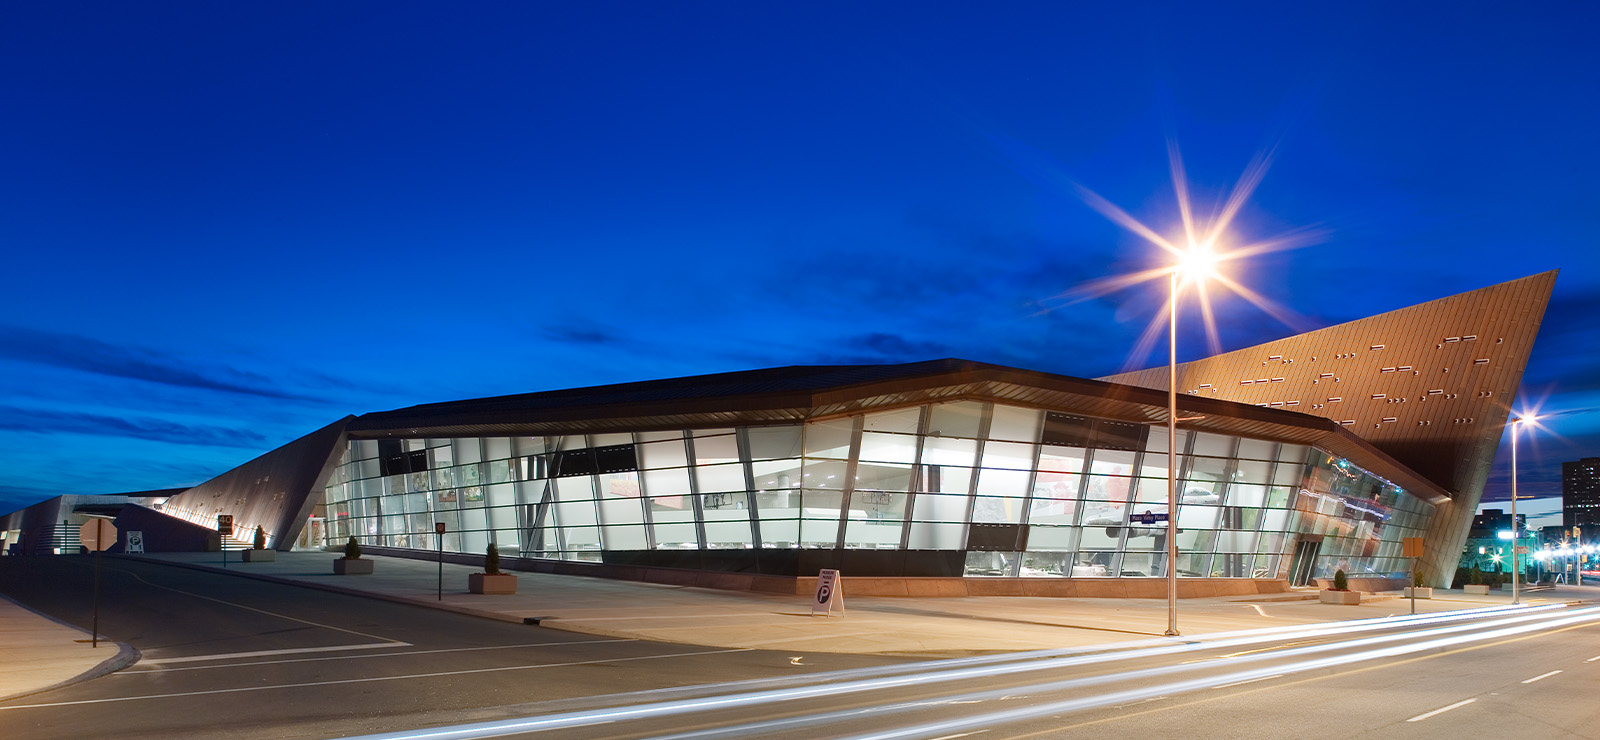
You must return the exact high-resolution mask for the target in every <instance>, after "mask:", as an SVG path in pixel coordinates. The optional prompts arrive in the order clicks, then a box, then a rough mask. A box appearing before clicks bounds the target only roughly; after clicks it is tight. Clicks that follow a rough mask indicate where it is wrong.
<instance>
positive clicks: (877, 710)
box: [652, 607, 1600, 740]
mask: <svg viewBox="0 0 1600 740" xmlns="http://www.w3.org/2000/svg"><path fill="white" fill-rule="evenodd" d="M1546 617H1553V615H1545V614H1530V615H1519V616H1516V617H1509V618H1505V619H1500V620H1496V621H1493V622H1488V623H1475V624H1463V625H1454V626H1449V627H1435V628H1432V629H1428V630H1422V631H1418V632H1402V633H1398V634H1393V635H1383V636H1379V637H1366V638H1361V639H1357V640H1347V641H1342V642H1331V643H1326V644H1321V645H1312V646H1306V647H1295V648H1292V649H1286V650H1279V651H1274V652H1254V653H1250V654H1248V655H1236V656H1222V657H1220V658H1218V659H1216V660H1211V661H1199V662H1188V663H1182V664H1178V665H1173V666H1158V667H1155V668H1146V669H1141V670H1136V671H1125V672H1122V673H1113V674H1097V675H1093V676H1085V677H1081V678H1072V679H1066V680H1061V681H1051V682H1046V683H1038V684H1028V685H1023V686H1009V687H1006V688H1002V689H993V690H987V691H976V692H969V693H965V694H957V695H952V696H944V697H940V698H938V699H929V700H920V701H914V702H903V703H897V704H889V705H883V706H874V707H864V708H857V709H848V710H840V711H837V712H827V713H822V714H814V715H807V716H804V717H791V718H786V719H781V720H767V721H762V722H754V723H747V724H742V725H738V726H731V727H718V728H714V729H708V730H698V731H694V732H686V733H677V734H672V735H661V736H655V737H653V738H652V740H711V739H712V738H718V737H751V736H755V735H758V734H760V733H767V732H772V731H777V730H795V729H800V728H813V727H819V726H823V725H827V724H835V723H838V722H843V721H848V720H855V719H865V718H868V717H872V718H881V717H885V716H889V715H893V714H902V713H905V712H909V711H916V710H918V709H924V708H926V707H929V706H940V705H949V704H961V703H969V704H971V703H982V702H986V701H995V700H1004V699H1006V698H1011V697H1015V696H1016V695H1017V694H1018V693H1019V692H1032V693H1046V692H1055V691H1067V690H1072V689H1080V688H1084V687H1092V686H1098V685H1104V684H1109V683H1119V682H1125V681H1135V680H1140V679H1149V678H1158V677H1162V676H1167V675H1172V674H1178V673H1191V672H1197V671H1203V670H1208V669H1212V668H1216V667H1217V666H1218V665H1222V664H1224V661H1226V664H1227V665H1238V664H1243V663H1256V662H1264V661H1271V660H1281V659H1283V658H1287V657H1298V656H1304V655H1313V654H1316V653H1325V652H1332V651H1335V650H1348V649H1350V648H1355V647H1370V646H1373V645H1381V644H1384V643H1391V642H1398V641H1402V640H1414V639H1417V638H1419V637H1436V638H1437V637H1440V636H1443V635H1454V634H1460V633H1468V634H1465V635H1462V636H1460V637H1457V638H1445V639H1447V640H1449V642H1446V643H1440V642H1439V641H1438V640H1434V641H1431V642H1428V643H1418V644H1420V645H1427V647H1422V648H1418V649H1419V650H1428V649H1434V648H1435V647H1439V646H1440V645H1442V644H1456V643H1464V642H1474V641H1478V640H1483V639H1492V638H1493V637H1496V636H1500V635H1499V633H1493V632H1491V633H1484V632H1479V631H1477V630H1482V629H1484V628H1486V627H1505V626H1509V625H1516V624H1523V625H1524V627H1527V628H1528V629H1546V628H1547V623H1545V622H1538V620H1541V619H1545V618H1546ZM1556 619H1560V620H1576V621H1586V620H1600V607H1590V608H1589V609H1585V610H1582V611H1578V612H1572V613H1570V614H1569V615H1565V616H1562V617H1559V618H1556ZM1527 622H1537V623H1536V624H1533V625H1526V624H1525V623H1527ZM1566 623H1568V622H1561V623H1560V624H1566ZM1560 624H1558V625H1556V626H1560ZM1513 629H1520V628H1513ZM1356 655H1358V656H1371V657H1358V658H1355V659H1354V660H1351V661H1348V662H1360V661H1362V660H1370V659H1373V658H1376V657H1385V656H1386V653H1384V651H1371V652H1369V653H1358V654H1356ZM1344 657H1349V656H1344ZM1342 664H1343V661H1341V662H1339V663H1332V664H1327V665H1342ZM1301 665H1303V666H1305V667H1296V666H1301ZM1319 667H1326V665H1324V664H1323V662H1320V661H1314V662H1311V663H1305V664H1294V665H1291V666H1289V667H1282V666H1272V667H1269V668H1267V669H1256V670H1251V671H1247V672H1242V673H1230V674H1225V675H1222V676H1216V677H1211V678H1207V679H1200V680H1198V681H1188V682H1182V683H1177V684H1165V685H1162V686H1158V687H1154V688H1153V689H1152V690H1151V692H1149V693H1144V694H1139V695H1138V696H1136V697H1134V698H1136V699H1139V700H1145V699H1149V698H1151V697H1158V696H1164V695H1166V694H1169V693H1180V692H1183V691H1192V690H1194V689H1195V688H1212V689H1215V688H1226V687H1228V686H1238V685H1241V684H1247V683H1254V682H1257V681H1265V680H1268V679H1272V678H1281V677H1283V676H1285V675H1289V674H1291V673H1295V672H1299V671H1303V670H1311V669H1312V668H1319ZM1559 672H1560V671H1556V673H1559ZM1525 683H1526V682H1525ZM1180 687H1188V688H1180ZM1110 696H1113V697H1116V699H1115V701H1110V702H1109V703H1111V704H1115V703H1117V702H1120V701H1126V700H1128V696H1127V695H1126V694H1112V695H1110ZM1098 706H1104V705H1103V704H1090V705H1086V706H1085V707H1081V708H1093V707H1098ZM951 729H959V728H950V727H942V726H941V727H940V728H939V730H938V731H940V732H948V731H950V730H951ZM861 740H866V739H865V738H862V739H861ZM874 740H876V739H875V738H874Z"/></svg>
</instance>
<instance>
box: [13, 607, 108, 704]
mask: <svg viewBox="0 0 1600 740" xmlns="http://www.w3.org/2000/svg"><path fill="white" fill-rule="evenodd" d="M89 643H90V636H89V633H88V632H85V631H84V630H80V629H78V628H77V627H73V626H71V625H67V624H63V623H61V622H57V621H56V620H54V619H51V618H50V617H47V616H44V615H43V614H40V613H38V612H35V611H33V610H32V609H29V608H27V607H25V606H22V605H21V604H18V603H17V602H15V601H12V600H10V599H8V598H6V597H5V596H3V595H0V700H4V699H12V698H15V697H18V696H24V695H27V694H33V693H37V692H40V691H44V690H45V689H49V688H53V687H56V686H62V685H65V684H70V683H77V682H79V681H87V680H89V679H91V678H94V677H96V676H103V675H105V674H107V673H110V672H112V671H117V670H121V669H122V668H125V667H127V666H129V665H132V664H133V662H134V661H136V660H138V659H139V654H138V652H137V651H135V650H134V649H133V648H132V647H129V646H127V645H122V644H119V643H115V642H112V641H110V640H107V639H105V636H104V635H101V638H100V645H99V647H90V644H89Z"/></svg>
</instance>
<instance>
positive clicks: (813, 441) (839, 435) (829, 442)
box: [805, 419, 853, 460]
mask: <svg viewBox="0 0 1600 740" xmlns="http://www.w3.org/2000/svg"><path fill="white" fill-rule="evenodd" d="M852 432H853V422H852V421H851V420H849V419H834V420H832V421H820V422H815V423H812V424H807V425H805V450H806V457H826V458H831V459H834V460H847V459H849V458H850V437H851V434H852Z"/></svg>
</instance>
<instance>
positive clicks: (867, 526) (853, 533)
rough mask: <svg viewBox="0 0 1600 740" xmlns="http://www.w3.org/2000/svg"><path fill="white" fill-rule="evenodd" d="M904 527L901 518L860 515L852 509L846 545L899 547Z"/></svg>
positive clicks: (851, 546) (846, 526)
mask: <svg viewBox="0 0 1600 740" xmlns="http://www.w3.org/2000/svg"><path fill="white" fill-rule="evenodd" d="M903 527H904V522H903V521H901V520H899V519H875V518H871V517H859V516H857V515H856V510H854V509H852V510H851V512H850V519H849V521H847V522H845V527H844V546H845V547H849V548H864V549H878V550H893V549H898V548H899V547H900V531H901V529H902V528H903Z"/></svg>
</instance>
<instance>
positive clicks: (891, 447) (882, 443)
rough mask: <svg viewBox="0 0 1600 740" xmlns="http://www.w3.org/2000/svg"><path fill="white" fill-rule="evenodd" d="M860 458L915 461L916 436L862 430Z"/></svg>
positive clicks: (883, 460)
mask: <svg viewBox="0 0 1600 740" xmlns="http://www.w3.org/2000/svg"><path fill="white" fill-rule="evenodd" d="M861 459H862V460H870V461H873V462H889V463H912V462H916V459H917V438H916V437H912V436H908V435H904V434H882V433H879V432H862V434H861Z"/></svg>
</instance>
